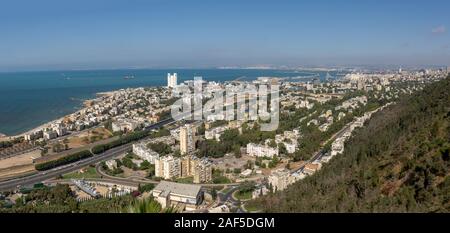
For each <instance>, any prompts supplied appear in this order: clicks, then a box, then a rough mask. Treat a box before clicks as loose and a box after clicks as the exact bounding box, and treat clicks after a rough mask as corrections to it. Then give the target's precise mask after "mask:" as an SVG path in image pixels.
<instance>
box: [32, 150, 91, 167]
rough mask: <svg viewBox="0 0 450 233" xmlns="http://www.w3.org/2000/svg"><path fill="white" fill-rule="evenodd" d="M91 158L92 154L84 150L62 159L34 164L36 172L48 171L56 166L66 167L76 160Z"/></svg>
mask: <svg viewBox="0 0 450 233" xmlns="http://www.w3.org/2000/svg"><path fill="white" fill-rule="evenodd" d="M91 156H92V153H91V152H90V151H88V150H84V151H80V152H77V153H74V154H70V155H67V156H64V157H62V158H59V159H56V160H52V161H48V162H44V163H39V164H36V165H35V168H36V170H38V171H44V170H49V169H52V168H55V167H58V166H62V165H66V164H69V163H73V162H76V161H78V160H82V159H85V158H89V157H91Z"/></svg>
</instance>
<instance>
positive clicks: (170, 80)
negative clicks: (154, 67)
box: [167, 73, 177, 88]
mask: <svg viewBox="0 0 450 233" xmlns="http://www.w3.org/2000/svg"><path fill="white" fill-rule="evenodd" d="M176 86H177V73H173V74H170V73H167V87H171V88H174V87H176Z"/></svg>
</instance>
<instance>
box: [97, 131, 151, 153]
mask: <svg viewBox="0 0 450 233" xmlns="http://www.w3.org/2000/svg"><path fill="white" fill-rule="evenodd" d="M147 136H148V132H146V131H137V132H132V133H129V134H127V135H125V136H121V137H120V138H119V139H117V140H115V141H113V142H110V143H106V144H101V145H97V146H94V147H93V148H92V153H94V154H100V153H103V152H105V151H107V150H109V149H112V148H114V147H118V146H122V145H125V144H127V143H130V142H133V141H137V140H140V139H142V138H145V137H147Z"/></svg>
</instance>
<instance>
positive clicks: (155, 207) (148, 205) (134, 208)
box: [127, 198, 177, 213]
mask: <svg viewBox="0 0 450 233" xmlns="http://www.w3.org/2000/svg"><path fill="white" fill-rule="evenodd" d="M127 212H128V213H176V212H177V210H176V209H175V208H174V207H172V206H170V207H167V208H162V207H161V205H160V204H159V203H158V202H157V201H155V200H154V199H153V198H146V199H142V200H136V201H135V202H134V203H133V204H132V205H130V206H129V207H128V210H127Z"/></svg>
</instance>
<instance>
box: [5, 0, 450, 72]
mask: <svg viewBox="0 0 450 233" xmlns="http://www.w3.org/2000/svg"><path fill="white" fill-rule="evenodd" d="M282 3H283V4H280V2H278V1H277V2H273V1H245V2H244V1H234V0H232V1H225V2H210V1H189V2H186V1H103V0H99V1H95V2H91V1H83V0H82V1H77V2H60V1H52V0H44V1H38V2H26V3H23V2H22V1H20V0H19V1H14V2H9V3H5V4H4V7H2V8H1V9H0V13H1V14H0V15H1V17H0V19H2V20H0V32H2V37H1V38H0V50H1V51H3V52H2V53H0V71H1V72H14V71H44V70H91V69H137V68H143V69H159V68H160V69H165V68H171V67H172V68H175V67H176V68H194V69H195V68H217V67H226V66H231V67H249V66H274V67H280V66H289V67H300V66H303V67H330V66H361V65H371V66H405V67H406V66H432V65H434V66H447V65H450V36H449V35H448V30H447V27H448V26H449V24H450V16H449V15H448V13H447V12H446V11H447V9H449V8H450V2H448V1H441V0H434V1H427V2H426V3H424V2H419V1H407V2H404V1H395V2H393V1H352V0H350V1H339V2H336V1H324V0H322V1H314V2H299V1H283V2H282Z"/></svg>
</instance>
